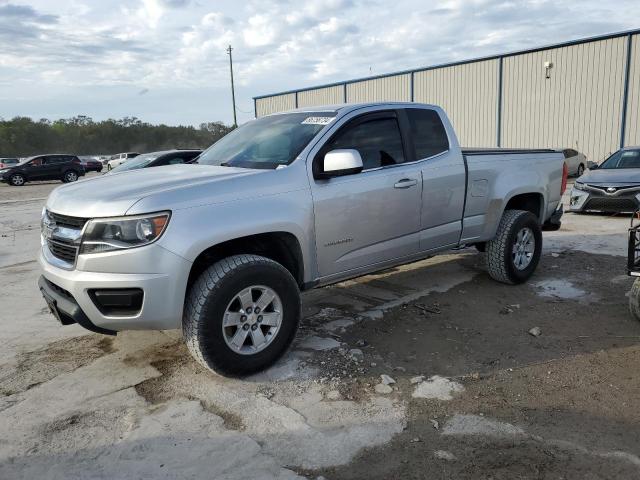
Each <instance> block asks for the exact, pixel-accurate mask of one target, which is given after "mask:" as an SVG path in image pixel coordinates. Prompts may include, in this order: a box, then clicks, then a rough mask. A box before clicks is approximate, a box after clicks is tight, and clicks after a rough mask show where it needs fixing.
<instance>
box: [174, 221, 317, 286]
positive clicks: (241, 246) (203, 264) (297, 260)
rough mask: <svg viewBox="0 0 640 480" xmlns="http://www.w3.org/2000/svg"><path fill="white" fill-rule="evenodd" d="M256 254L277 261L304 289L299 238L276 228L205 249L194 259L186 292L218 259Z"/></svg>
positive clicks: (302, 258)
mask: <svg viewBox="0 0 640 480" xmlns="http://www.w3.org/2000/svg"><path fill="white" fill-rule="evenodd" d="M239 254H253V255H260V256H262V257H266V258H269V259H271V260H273V261H275V262H278V263H279V264H280V265H282V266H283V267H284V268H286V269H287V270H288V271H289V273H291V275H292V276H293V278H294V279H295V280H296V283H297V284H298V287H299V288H301V289H303V288H304V273H305V272H304V257H303V253H302V247H301V244H300V241H299V240H298V238H297V237H296V236H295V235H294V234H293V233H290V232H285V231H273V232H263V233H257V234H253V235H246V236H242V237H237V238H232V239H229V240H225V241H223V242H220V243H217V244H214V245H211V246H209V247H207V248H205V249H204V250H202V251H201V252H200V253H199V254H198V255H197V256H196V258H195V260H194V261H193V264H192V265H191V270H190V272H189V278H188V280H187V291H188V290H189V288H190V287H191V285H193V283H194V282H195V281H196V279H197V278H198V277H199V276H200V274H201V273H202V272H203V271H204V270H205V269H206V268H208V267H209V266H210V265H212V264H214V263H215V262H217V261H219V260H221V259H223V258H226V257H229V256H231V255H239Z"/></svg>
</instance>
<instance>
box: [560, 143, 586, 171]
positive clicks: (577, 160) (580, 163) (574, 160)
mask: <svg viewBox="0 0 640 480" xmlns="http://www.w3.org/2000/svg"><path fill="white" fill-rule="evenodd" d="M562 154H563V155H564V161H565V162H566V164H567V167H568V168H569V175H570V176H576V177H579V176H581V175H582V174H583V173H584V171H585V170H586V169H587V167H588V162H587V157H586V156H585V155H584V153H580V152H578V151H577V150H574V149H572V148H564V149H562Z"/></svg>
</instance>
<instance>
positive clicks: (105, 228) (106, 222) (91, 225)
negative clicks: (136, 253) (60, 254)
mask: <svg viewBox="0 0 640 480" xmlns="http://www.w3.org/2000/svg"><path fill="white" fill-rule="evenodd" d="M170 216H171V213H170V212H158V213H151V214H147V215H136V216H131V217H117V218H98V219H95V220H89V221H88V222H87V225H86V227H85V231H84V234H83V235H82V245H81V246H80V253H101V252H111V251H114V250H123V249H125V248H134V247H142V246H143V245H148V244H150V243H153V242H155V241H156V240H157V239H158V238H160V236H161V235H162V234H163V233H164V231H165V229H166V228H167V224H168V223H169V217H170Z"/></svg>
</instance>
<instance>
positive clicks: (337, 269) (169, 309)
mask: <svg viewBox="0 0 640 480" xmlns="http://www.w3.org/2000/svg"><path fill="white" fill-rule="evenodd" d="M197 163H198V164H196V165H173V166H166V167H158V168H151V169H142V170H137V171H130V172H123V173H119V174H112V175H107V176H104V177H98V178H93V179H88V180H86V181H82V182H77V183H74V184H70V185H65V186H62V187H59V188H57V189H56V190H54V191H53V192H52V193H51V195H50V196H49V198H48V200H47V203H46V207H45V208H44V210H43V213H42V250H41V253H40V265H41V266H42V269H43V274H42V277H41V278H40V280H39V287H40V290H41V292H42V294H43V296H44V298H45V300H46V302H47V304H48V305H49V307H50V308H51V311H52V313H53V314H54V315H55V316H56V317H57V319H58V320H59V321H60V322H61V323H62V324H71V323H78V324H80V325H82V326H83V327H85V328H87V329H89V330H92V331H94V332H100V333H104V334H113V333H115V332H117V331H121V330H131V329H177V328H182V331H183V336H184V340H185V342H186V344H187V345H188V347H189V350H190V351H191V353H192V354H193V356H194V357H195V358H196V359H197V360H198V361H199V362H200V363H202V364H203V365H204V366H205V367H207V368H210V369H212V370H215V371H217V372H221V373H223V374H228V375H241V374H246V373H249V372H254V371H257V370H260V369H263V368H265V367H266V366H268V365H270V364H272V363H273V362H274V361H275V360H276V359H278V357H280V355H282V354H283V352H284V351H285V350H286V349H287V347H288V346H289V344H290V342H291V341H292V339H293V337H294V335H295V333H296V329H297V327H298V322H299V320H300V310H301V309H300V292H302V291H304V290H307V289H310V288H313V287H318V286H323V285H328V284H331V283H335V282H338V281H341V280H344V279H347V278H351V277H355V276H359V275H364V274H367V273H370V272H374V271H377V270H381V269H385V268H388V267H391V266H393V265H398V264H403V263H408V262H413V261H416V260H419V259H421V258H424V257H427V256H430V255H433V254H434V253H435V252H439V251H442V250H447V249H451V248H456V247H460V246H464V245H476V246H477V248H478V249H479V250H481V251H486V259H487V262H486V263H487V268H488V272H489V275H491V277H493V278H494V279H496V280H497V281H500V282H503V283H508V284H515V283H520V282H524V281H525V280H527V279H528V278H529V277H530V276H531V275H532V274H533V272H534V270H535V268H536V266H537V264H538V261H539V259H540V252H541V248H542V234H541V230H542V228H541V227H543V226H544V225H547V226H549V227H550V228H554V227H555V228H557V227H558V226H559V220H560V216H561V214H562V209H561V207H560V205H561V204H560V198H561V196H562V193H563V190H564V188H565V186H566V174H567V171H566V167H564V162H563V155H562V153H559V152H555V151H552V150H462V149H461V148H460V146H459V145H458V140H457V138H456V135H455V133H454V131H453V128H452V127H451V124H450V123H449V121H448V119H447V116H446V115H445V113H444V112H443V111H442V109H440V108H439V107H436V106H431V105H423V104H415V103H367V104H358V105H340V106H336V107H317V108H311V109H301V110H295V111H291V112H286V113H279V114H274V115H270V116H267V117H263V118H260V119H257V120H254V121H251V122H249V123H247V124H245V125H244V126H242V127H240V128H238V129H237V130H235V131H233V132H232V133H230V134H229V135H227V136H226V137H224V138H222V139H221V140H219V141H218V142H217V143H215V144H214V145H212V146H211V147H210V148H209V149H208V150H206V151H205V152H203V153H202V154H201V155H200V157H199V159H198V162H197Z"/></svg>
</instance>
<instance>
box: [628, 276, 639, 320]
mask: <svg viewBox="0 0 640 480" xmlns="http://www.w3.org/2000/svg"><path fill="white" fill-rule="evenodd" d="M629 311H630V312H631V315H633V318H635V319H636V320H638V321H640V278H636V281H635V282H633V286H632V287H631V292H629Z"/></svg>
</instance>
